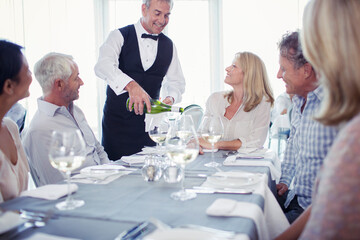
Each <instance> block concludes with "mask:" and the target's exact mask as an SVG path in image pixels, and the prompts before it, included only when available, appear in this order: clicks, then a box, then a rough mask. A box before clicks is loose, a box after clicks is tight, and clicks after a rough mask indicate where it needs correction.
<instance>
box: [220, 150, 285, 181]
mask: <svg viewBox="0 0 360 240" xmlns="http://www.w3.org/2000/svg"><path fill="white" fill-rule="evenodd" d="M254 156H255V155H249V159H246V156H243V155H233V156H229V157H227V158H226V159H225V161H224V162H223V165H224V166H266V167H269V169H270V173H271V179H272V180H276V182H278V181H279V180H280V176H281V170H280V169H281V163H280V161H279V159H278V158H277V155H276V154H275V153H274V152H273V151H268V152H266V153H265V154H264V155H263V156H264V160H259V159H257V160H255V159H252V157H253V158H254ZM238 157H241V158H242V159H237V158H238ZM268 159H272V161H268Z"/></svg>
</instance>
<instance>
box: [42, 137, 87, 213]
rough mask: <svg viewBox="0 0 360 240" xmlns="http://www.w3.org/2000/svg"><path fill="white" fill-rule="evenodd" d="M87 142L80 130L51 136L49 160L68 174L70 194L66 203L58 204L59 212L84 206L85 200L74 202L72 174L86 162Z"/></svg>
mask: <svg viewBox="0 0 360 240" xmlns="http://www.w3.org/2000/svg"><path fill="white" fill-rule="evenodd" d="M85 155H86V154H85V142H84V139H83V137H82V135H81V132H80V130H75V131H68V132H60V131H53V133H52V135H51V143H50V151H49V158H50V163H51V165H52V166H53V167H54V168H56V169H58V170H60V171H62V172H64V173H66V177H67V185H68V194H67V198H66V200H65V201H63V202H60V203H58V204H56V207H57V208H58V209H59V210H71V209H74V208H77V207H81V206H82V205H84V203H85V202H84V201H83V200H74V199H73V198H72V197H71V191H70V174H71V171H72V170H75V169H77V168H79V167H80V166H81V165H82V163H83V162H84V160H85Z"/></svg>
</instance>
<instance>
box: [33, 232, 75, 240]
mask: <svg viewBox="0 0 360 240" xmlns="http://www.w3.org/2000/svg"><path fill="white" fill-rule="evenodd" d="M77 239H78V238H68V237H61V236H55V235H50V234H47V233H42V232H37V233H34V234H33V235H31V236H30V237H28V238H26V240H77Z"/></svg>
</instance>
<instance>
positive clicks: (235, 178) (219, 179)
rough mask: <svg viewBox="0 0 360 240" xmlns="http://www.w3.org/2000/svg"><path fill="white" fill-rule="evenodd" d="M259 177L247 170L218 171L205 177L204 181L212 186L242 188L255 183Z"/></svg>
mask: <svg viewBox="0 0 360 240" xmlns="http://www.w3.org/2000/svg"><path fill="white" fill-rule="evenodd" d="M260 180H261V177H260V176H259V175H257V174H255V173H249V172H219V173H217V174H216V175H213V176H210V177H208V178H207V180H206V183H208V184H209V185H211V186H212V187H214V188H243V187H247V186H251V185H254V184H257V183H258V182H259V181H260Z"/></svg>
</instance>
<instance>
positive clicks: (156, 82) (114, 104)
mask: <svg viewBox="0 0 360 240" xmlns="http://www.w3.org/2000/svg"><path fill="white" fill-rule="evenodd" d="M119 31H120V32H121V34H122V35H123V37H124V45H123V46H122V48H121V53H120V56H119V69H120V70H121V71H122V72H124V73H125V74H127V75H128V76H129V77H131V78H132V79H134V80H135V81H136V82H137V83H138V84H139V85H140V86H141V87H142V88H143V89H144V90H145V91H146V92H147V93H148V94H149V95H150V97H151V98H156V99H158V98H159V93H160V88H161V83H162V80H163V78H164V76H165V75H166V72H167V70H168V68H169V66H170V63H171V59H172V54H173V44H172V41H171V40H170V39H169V38H168V37H166V36H165V35H164V34H162V33H161V34H160V35H159V39H158V41H159V42H158V52H157V56H156V59H155V62H154V64H153V65H152V66H151V67H150V68H149V69H148V70H146V71H144V69H143V66H142V63H141V59H140V52H139V45H138V41H137V36H136V32H135V27H134V25H129V26H126V27H124V28H120V29H119ZM106 95H107V98H106V102H105V106H104V117H103V122H102V127H103V133H102V136H103V137H102V144H103V146H104V148H105V151H106V152H107V154H108V156H109V159H111V160H117V159H119V158H121V157H122V156H128V155H131V154H134V153H136V152H139V151H140V150H141V148H143V147H144V146H145V145H147V146H153V145H154V142H153V141H151V139H150V138H149V136H148V134H147V133H146V132H145V123H144V118H145V115H136V114H135V113H134V112H129V111H127V109H126V100H127V99H128V97H129V94H128V93H127V92H126V93H123V94H121V95H119V96H117V95H116V94H115V93H114V91H113V90H112V89H111V88H110V87H109V86H108V87H107V90H106Z"/></svg>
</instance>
